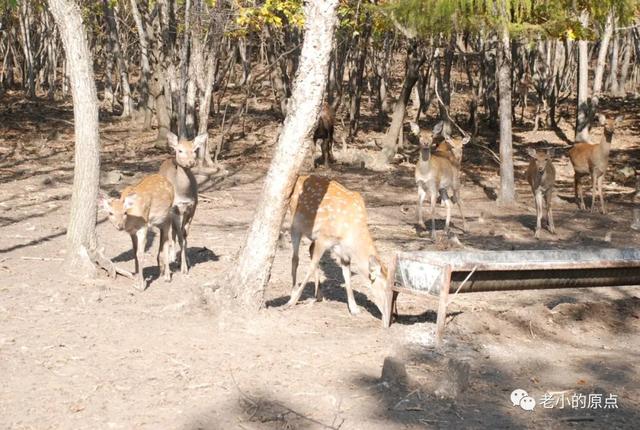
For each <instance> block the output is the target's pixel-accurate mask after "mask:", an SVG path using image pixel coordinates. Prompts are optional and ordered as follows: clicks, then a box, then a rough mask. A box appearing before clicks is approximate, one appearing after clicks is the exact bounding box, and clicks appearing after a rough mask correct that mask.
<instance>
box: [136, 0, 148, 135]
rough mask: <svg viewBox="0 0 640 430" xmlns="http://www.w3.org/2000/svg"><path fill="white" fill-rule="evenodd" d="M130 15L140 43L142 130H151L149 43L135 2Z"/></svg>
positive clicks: (139, 86)
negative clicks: (143, 112)
mask: <svg viewBox="0 0 640 430" xmlns="http://www.w3.org/2000/svg"><path fill="white" fill-rule="evenodd" d="M131 14H132V15H133V20H134V21H135V23H136V32H137V33H138V40H139V43H140V66H141V67H142V75H141V77H140V83H139V84H138V88H139V92H140V106H142V107H143V108H144V110H145V115H144V128H145V129H149V128H151V117H152V109H151V107H152V105H153V101H152V99H151V98H150V97H149V80H150V79H151V65H150V64H149V42H148V41H147V32H146V30H145V27H144V24H143V23H142V15H141V14H140V11H139V10H138V2H137V0H131Z"/></svg>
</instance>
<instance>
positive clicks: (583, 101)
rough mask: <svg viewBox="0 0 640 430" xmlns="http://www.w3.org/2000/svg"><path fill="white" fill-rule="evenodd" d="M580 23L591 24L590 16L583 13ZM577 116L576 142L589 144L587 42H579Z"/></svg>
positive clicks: (589, 109)
mask: <svg viewBox="0 0 640 430" xmlns="http://www.w3.org/2000/svg"><path fill="white" fill-rule="evenodd" d="M580 21H581V23H582V25H583V26H585V27H586V26H587V24H588V22H589V14H588V13H587V12H582V14H581V15H580ZM577 103H578V106H577V111H578V114H577V115H576V137H575V141H576V142H589V141H590V140H591V138H590V136H589V125H590V124H589V123H590V121H591V104H590V103H589V44H588V42H587V41H586V40H579V41H578V97H577Z"/></svg>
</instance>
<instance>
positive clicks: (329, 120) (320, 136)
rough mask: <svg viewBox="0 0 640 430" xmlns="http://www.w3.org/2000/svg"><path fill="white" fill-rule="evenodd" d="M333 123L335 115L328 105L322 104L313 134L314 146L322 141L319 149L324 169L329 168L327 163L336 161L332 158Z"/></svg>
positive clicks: (314, 163)
mask: <svg viewBox="0 0 640 430" xmlns="http://www.w3.org/2000/svg"><path fill="white" fill-rule="evenodd" d="M335 122H336V114H335V112H334V110H333V108H332V107H331V105H330V104H329V103H327V102H324V103H323V104H322V109H321V110H320V116H319V117H318V123H317V125H316V129H315V131H314V132H313V142H314V145H317V142H318V140H322V142H321V143H320V149H321V150H322V163H324V167H329V163H335V161H336V159H335V157H334V156H333V128H334V125H335ZM316 164H317V162H316V160H314V162H313V165H314V167H317V165H316Z"/></svg>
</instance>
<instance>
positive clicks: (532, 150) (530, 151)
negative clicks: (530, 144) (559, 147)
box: [527, 148, 537, 158]
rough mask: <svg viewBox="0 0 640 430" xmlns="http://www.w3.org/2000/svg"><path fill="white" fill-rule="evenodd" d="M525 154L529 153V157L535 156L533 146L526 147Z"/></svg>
mask: <svg viewBox="0 0 640 430" xmlns="http://www.w3.org/2000/svg"><path fill="white" fill-rule="evenodd" d="M527 154H528V155H529V157H531V158H535V157H536V155H537V154H536V150H535V149H534V148H527Z"/></svg>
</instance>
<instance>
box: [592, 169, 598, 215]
mask: <svg viewBox="0 0 640 430" xmlns="http://www.w3.org/2000/svg"><path fill="white" fill-rule="evenodd" d="M597 199H598V177H597V176H596V174H595V172H594V173H592V174H591V212H595V210H596V200H597Z"/></svg>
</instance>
